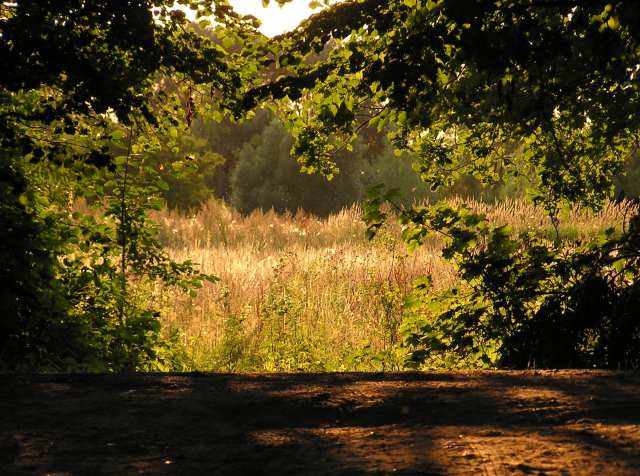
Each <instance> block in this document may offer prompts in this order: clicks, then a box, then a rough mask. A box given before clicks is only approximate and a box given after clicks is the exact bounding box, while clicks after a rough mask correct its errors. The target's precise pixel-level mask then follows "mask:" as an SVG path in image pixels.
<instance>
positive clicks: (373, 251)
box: [155, 197, 634, 372]
mask: <svg viewBox="0 0 640 476" xmlns="http://www.w3.org/2000/svg"><path fill="white" fill-rule="evenodd" d="M448 203H451V204H452V205H454V206H456V205H458V206H460V205H462V204H465V205H467V206H469V207H470V208H471V209H473V210H476V211H478V212H479V213H483V214H485V215H487V217H488V219H489V221H490V222H491V223H499V224H506V225H508V226H510V227H511V228H512V229H513V231H514V232H515V233H518V232H523V231H531V230H533V231H535V232H536V233H539V234H541V235H543V236H552V235H553V234H554V230H553V227H552V225H551V222H550V220H549V219H548V217H546V216H545V214H544V211H543V210H542V209H541V208H539V207H535V206H533V205H531V204H530V203H528V202H526V201H524V200H503V201H501V202H499V203H494V204H490V203H483V202H478V201H474V200H469V199H468V200H463V199H462V198H459V197H458V198H455V197H454V198H451V199H449V201H448ZM633 208H634V207H633V206H632V205H630V204H625V203H621V204H617V205H616V204H614V203H611V204H609V205H608V206H606V207H605V208H604V209H603V211H602V212H600V213H598V214H593V213H589V212H586V211H583V212H580V211H573V212H567V213H566V214H565V216H563V218H562V220H561V221H560V226H559V230H560V234H561V236H563V237H567V238H569V237H570V238H571V239H584V240H589V239H591V238H593V237H595V236H597V235H598V234H601V233H603V232H604V231H605V230H606V229H608V228H616V227H620V226H622V224H623V223H624V222H625V219H626V218H625V216H628V215H629V214H631V213H633ZM361 216H362V209H361V208H360V207H351V208H348V209H343V210H341V211H340V212H337V213H335V214H331V215H329V216H328V217H326V218H318V217H314V216H310V215H308V214H305V213H304V211H299V212H298V213H297V214H278V213H275V212H273V211H270V212H261V211H259V210H258V211H255V212H253V213H252V214H251V215H249V216H242V215H241V214H239V213H238V212H236V211H235V210H233V209H232V208H230V207H228V206H226V205H225V204H223V203H221V202H216V201H210V202H208V203H206V204H205V205H204V206H203V207H202V209H200V211H198V212H197V213H195V214H193V215H185V214H183V213H179V212H173V213H171V212H168V211H164V212H162V213H161V214H159V215H158V216H157V217H156V220H157V222H158V223H159V225H160V236H161V239H162V241H163V243H164V245H165V246H166V248H167V249H168V250H169V252H170V254H171V255H172V256H173V257H174V259H176V260H178V261H180V260H183V259H186V258H191V259H193V260H194V261H195V262H196V263H198V264H200V265H201V269H202V270H203V271H204V272H206V273H211V274H215V275H216V276H219V277H220V278H221V279H220V281H219V282H217V283H206V284H205V286H204V288H203V289H201V290H200V291H199V292H198V295H197V296H196V297H194V298H191V297H189V296H184V295H182V294H181V293H179V292H173V293H172V292H168V293H167V292H166V291H165V292H160V291H159V292H157V293H156V294H155V295H157V296H159V297H161V300H159V302H158V303H157V305H158V307H159V308H161V309H163V310H164V311H163V312H162V315H163V321H162V322H163V327H164V328H166V329H173V330H175V331H177V332H178V334H179V335H180V340H179V341H180V348H181V349H182V351H183V353H182V354H181V355H182V356H183V358H182V360H181V362H180V365H183V366H184V367H183V370H185V371H221V372H232V371H233V372H264V371H271V372H273V371H276V372H278V371H279V372H300V371H316V372H318V371H338V372H345V371H347V372H348V371H390V370H391V371H393V370H401V369H402V368H403V359H404V357H405V354H406V352H407V350H406V349H404V348H402V346H401V344H402V337H403V336H402V334H401V332H400V326H401V323H402V320H403V303H404V301H405V299H406V298H407V297H408V296H409V295H410V294H411V292H412V290H413V283H414V281H415V280H416V279H418V278H419V277H421V276H424V275H429V276H431V278H432V280H433V286H434V288H435V289H436V290H445V289H447V288H451V287H452V286H453V285H455V284H458V283H459V281H460V277H459V276H458V275H457V273H456V269H455V267H454V266H453V265H452V264H451V263H450V262H449V261H447V260H446V259H444V258H443V257H442V248H443V240H442V239H439V238H438V237H434V238H433V239H432V240H431V241H430V242H429V243H426V244H425V245H424V246H422V247H420V248H419V249H417V250H415V251H413V252H410V251H408V249H407V247H406V245H405V244H404V243H403V241H402V238H401V225H400V224H399V223H398V221H397V220H390V221H389V222H388V224H387V227H386V228H385V229H384V230H383V232H380V233H379V234H378V236H377V237H376V238H375V239H374V240H373V241H369V240H367V239H366V237H365V230H366V226H365V224H364V223H363V222H362V219H361Z"/></svg>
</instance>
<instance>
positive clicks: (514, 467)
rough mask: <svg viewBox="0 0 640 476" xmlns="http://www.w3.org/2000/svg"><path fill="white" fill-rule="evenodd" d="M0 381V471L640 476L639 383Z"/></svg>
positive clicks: (588, 376) (513, 378) (341, 377)
mask: <svg viewBox="0 0 640 476" xmlns="http://www.w3.org/2000/svg"><path fill="white" fill-rule="evenodd" d="M0 383H1V385H0V474H2V475H12V474H25V475H26V474H29V475H30V474H56V475H64V474H73V475H75V474H78V475H84V474H86V475H98V474H117V475H126V474H180V475H181V474H211V475H244V474H246V475H272V474H273V475H305V474H311V475H364V474H401V475H431V474H433V475H441V474H443V475H444V474H446V475H469V476H471V475H512V474H516V475H518V474H520V475H594V476H595V475H598V476H606V475H616V476H618V475H640V375H639V374H624V373H607V372H586V371H561V372H467V373H444V372H443V373H428V374H322V375H308V374H307V375H244V376H241V375H210V374H187V375H129V376H95V375H68V376H65V375H60V376H31V377H14V376H0Z"/></svg>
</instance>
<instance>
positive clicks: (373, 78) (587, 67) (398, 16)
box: [237, 0, 640, 367]
mask: <svg viewBox="0 0 640 476" xmlns="http://www.w3.org/2000/svg"><path fill="white" fill-rule="evenodd" d="M278 40H279V41H278V44H277V46H271V47H270V50H271V51H272V52H273V53H272V55H271V62H272V63H275V64H279V65H281V66H282V65H285V66H286V69H287V72H286V74H284V75H283V76H282V77H280V78H278V79H276V80H275V81H264V80H263V79H262V78H261V77H260V76H257V77H256V79H255V80H254V81H253V83H252V84H250V85H249V88H248V89H247V90H246V91H245V94H244V95H243V98H242V101H241V102H240V103H239V104H238V106H237V110H238V112H240V111H242V110H246V109H250V108H253V107H255V106H256V105H258V104H262V103H263V102H264V101H270V102H273V103H274V104H277V107H278V108H280V110H281V111H283V112H284V116H285V117H286V121H287V124H288V126H289V127H290V129H291V131H292V135H293V137H294V145H293V150H294V152H295V153H296V154H297V155H299V156H300V157H301V158H302V159H301V160H302V161H303V163H304V165H305V166H306V167H307V168H308V169H310V170H317V171H320V172H321V173H325V174H329V175H330V174H331V173H332V172H333V163H332V157H334V155H335V153H336V151H337V150H339V149H341V148H343V147H346V146H348V144H349V143H350V142H351V141H353V140H354V138H355V137H356V135H357V132H358V130H360V129H361V128H362V127H365V126H366V125H369V126H375V127H378V128H380V129H381V130H382V129H384V128H385V127H387V125H388V124H392V125H393V127H392V128H391V130H392V132H391V134H390V139H391V140H392V142H393V143H394V145H395V146H396V147H397V148H398V149H399V150H404V151H409V152H412V153H414V154H415V155H416V156H417V158H418V165H417V169H418V172H419V174H420V176H421V177H422V179H423V180H425V181H427V182H428V183H430V184H431V185H432V186H433V188H434V189H438V188H440V187H443V186H445V185H447V184H450V183H452V182H453V181H454V180H456V178H457V177H459V176H460V175H462V174H468V175H473V176H476V177H479V178H480V179H481V180H482V181H483V182H484V183H486V184H491V183H493V182H495V181H496V180H497V179H498V178H499V177H504V176H505V174H506V175H508V174H514V175H515V174H517V173H518V167H522V166H523V165H524V167H525V168H526V169H530V170H532V171H533V173H534V174H535V176H536V178H537V182H538V186H537V193H536V197H535V199H536V201H537V202H538V203H540V204H542V205H544V207H545V208H546V210H547V211H548V213H549V215H550V217H551V220H552V222H553V223H554V225H557V220H558V213H559V210H560V209H561V208H562V207H563V206H564V205H567V204H581V205H585V206H587V207H590V208H592V209H598V208H599V207H601V206H602V204H603V203H604V201H605V200H606V199H607V198H609V197H610V196H611V192H612V189H613V187H612V179H613V177H614V176H615V175H616V174H617V173H618V172H619V171H621V169H622V167H623V164H624V163H625V161H626V160H627V159H628V158H629V157H630V156H632V155H633V154H635V152H636V150H637V148H638V132H639V125H640V122H639V121H640V115H639V114H638V113H637V111H638V106H639V105H640V103H639V101H640V82H639V81H638V74H639V73H640V71H639V69H638V65H639V64H640V43H639V40H640V5H639V4H638V2H633V1H617V2H611V3H606V4H605V3H603V2H597V1H590V0H571V1H540V0H507V1H499V2H498V1H489V0H473V1H462V0H426V1H423V0H403V1H399V0H398V1H393V2H384V1H380V0H362V1H346V2H342V3H339V4H337V5H334V6H332V7H330V8H328V9H326V10H324V11H323V12H321V13H319V14H317V15H314V16H312V17H311V18H310V19H309V20H307V21H306V22H305V23H303V24H302V25H301V26H300V27H299V28H298V29H296V30H295V31H293V32H291V33H288V34H285V35H283V36H281V37H280V38H279V39H278ZM329 41H331V42H332V43H333V44H335V45H336V46H335V47H334V48H333V49H332V50H331V52H330V54H329V55H328V56H327V58H326V59H325V60H322V61H316V62H313V63H310V62H308V61H307V58H309V56H310V55H311V54H312V53H313V52H314V51H316V52H317V51H320V50H322V49H323V48H324V47H325V45H326V44H327V43H328V42H329ZM256 52H264V48H263V46H262V45H260V44H257V46H256V47H255V50H254V52H249V53H248V54H247V57H248V58H251V57H252V56H251V55H252V54H253V55H256V56H257V54H256ZM516 154H518V155H519V156H520V160H519V161H520V162H521V163H520V164H519V165H518V164H515V163H516V160H515V157H516ZM522 159H524V164H522ZM378 191H379V192H381V189H378ZM393 197H394V196H393V194H380V195H378V196H374V197H373V198H372V200H371V202H370V206H369V207H368V210H367V214H366V217H367V219H368V220H369V223H370V231H371V233H374V232H375V230H376V229H377V228H379V227H380V226H381V225H382V222H383V221H384V218H385V216H386V214H385V213H384V212H383V211H381V209H380V205H381V204H382V203H383V202H385V201H386V202H389V201H390V202H393ZM397 208H398V210H397V211H398V213H399V214H400V216H401V219H402V220H403V222H404V224H405V227H406V229H405V238H406V240H407V241H408V242H409V243H410V244H414V245H419V244H420V243H421V242H422V241H423V240H424V238H425V237H426V236H427V235H428V234H430V233H433V232H439V233H442V234H444V235H445V236H446V237H448V239H449V240H450V242H449V246H448V247H447V248H446V250H445V252H446V254H447V256H448V257H450V258H451V259H454V260H455V261H456V262H457V264H458V266H459V267H460V268H461V270H462V276H463V278H465V280H466V283H467V290H470V292H471V300H470V301H468V302H467V301H465V302H462V304H461V305H460V306H461V307H455V308H451V309H457V310H456V311H455V312H454V311H450V310H446V309H445V310H444V312H438V311H434V308H433V307H432V308H431V311H426V310H424V309H423V310H422V311H420V312H419V316H418V317H417V318H416V319H417V320H418V321H419V322H420V323H419V324H416V325H415V326H414V327H413V329H412V330H410V331H408V336H409V338H408V343H409V344H410V345H411V346H413V348H414V350H415V352H414V353H413V354H412V355H413V357H415V358H416V360H415V362H418V363H419V362H424V361H425V360H426V359H427V358H430V356H433V355H435V354H440V355H441V356H442V355H444V354H446V353H449V354H458V355H465V356H468V355H471V354H475V355H480V356H482V358H481V359H476V361H477V362H480V364H484V365H486V364H489V365H493V364H496V365H514V366H526V365H529V364H530V365H539V366H557V365H561V366H562V365H575V366H590V365H603V366H609V367H615V366H637V365H640V344H639V342H640V324H639V323H638V322H637V319H634V318H633V317H632V315H633V312H632V309H633V308H634V306H637V305H638V303H639V300H638V295H639V294H638V287H639V285H638V283H639V278H640V276H639V275H638V268H637V262H638V257H639V256H640V248H638V245H637V244H638V236H637V233H638V227H637V222H636V221H633V220H632V223H631V225H630V226H629V227H627V228H626V229H625V231H624V233H623V234H622V235H621V236H614V235H613V234H610V235H609V236H608V237H606V238H604V242H603V243H604V244H603V243H600V244H590V245H589V246H587V247H586V248H585V247H581V246H580V245H579V244H576V243H573V244H563V243H562V242H561V240H560V237H558V239H557V240H556V242H551V243H547V242H544V243H540V242H538V241H536V240H532V239H530V238H527V237H520V238H513V237H510V236H509V234H508V233H506V232H505V230H504V229H502V228H496V229H488V227H487V225H486V222H485V221H484V220H483V219H482V218H481V217H477V216H471V215H468V214H466V213H461V212H457V211H454V210H450V209H449V210H447V209H435V210H428V209H425V208H416V209H405V208H402V207H397ZM505 233H506V234H505ZM550 270H551V271H550ZM426 287H428V286H426V285H425V284H424V283H423V284H422V285H421V289H422V290H424V289H425V288H426ZM527 293H528V294H527ZM594 293H595V295H597V296H599V297H600V300H599V301H598V302H599V304H598V305H597V306H595V305H590V306H589V305H586V303H587V302H588V299H591V298H592V297H593V296H594ZM423 298H424V296H423ZM452 299H456V298H455V296H454V297H452ZM418 302H424V299H419V300H418ZM451 329H457V330H458V331H459V332H457V331H456V332H457V333H456V332H452V331H451ZM621 336H626V337H625V338H624V339H623V338H622V337H621ZM549 342H555V343H556V344H557V345H556V347H557V349H556V350H555V351H551V350H550V348H549V345H548V343H549ZM487 347H491V348H490V349H489V350H487ZM549 352H551V354H549Z"/></svg>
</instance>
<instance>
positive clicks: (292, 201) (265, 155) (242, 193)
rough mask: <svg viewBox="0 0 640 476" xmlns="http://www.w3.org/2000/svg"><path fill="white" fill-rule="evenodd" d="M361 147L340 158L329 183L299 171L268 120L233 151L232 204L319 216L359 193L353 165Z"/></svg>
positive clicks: (277, 127) (285, 139) (283, 135)
mask: <svg viewBox="0 0 640 476" xmlns="http://www.w3.org/2000/svg"><path fill="white" fill-rule="evenodd" d="M364 149H365V148H364V147H363V146H361V147H359V150H358V152H357V153H354V154H350V156H347V155H343V156H342V157H340V159H339V162H338V164H339V167H340V173H338V174H337V175H336V176H335V178H334V179H333V180H332V181H331V182H329V181H327V180H326V179H325V178H324V177H320V176H317V175H308V174H301V173H300V170H299V168H300V167H299V165H297V164H296V162H295V160H293V159H292V158H291V157H290V150H291V137H290V136H289V134H288V133H287V131H286V129H285V128H284V127H283V126H282V125H281V124H280V123H279V122H278V121H277V120H273V121H272V122H271V123H270V124H269V125H268V126H267V127H266V128H265V129H264V130H263V131H262V133H260V134H259V135H258V136H256V137H255V138H254V139H253V140H252V142H250V143H248V144H246V145H245V146H244V147H243V148H242V149H241V150H240V152H239V154H238V165H237V166H236V169H235V171H234V173H233V176H232V179H231V189H232V190H233V192H232V196H231V203H232V204H233V205H234V206H235V207H236V208H237V209H238V210H240V211H241V212H243V213H248V212H250V211H252V210H254V209H256V208H260V209H262V210H268V209H270V208H273V209H274V210H276V211H278V212H283V211H290V212H295V211H296V210H298V209H303V210H305V211H307V212H310V213H314V214H316V215H319V216H326V215H328V214H329V213H330V212H333V211H336V210H339V209H340V208H343V207H345V206H349V205H351V204H353V203H354V202H356V201H358V199H359V198H360V197H361V196H362V189H363V186H362V183H361V177H360V173H359V172H358V168H361V167H362V166H363V165H364V164H363V162H364V161H363V158H362V154H364Z"/></svg>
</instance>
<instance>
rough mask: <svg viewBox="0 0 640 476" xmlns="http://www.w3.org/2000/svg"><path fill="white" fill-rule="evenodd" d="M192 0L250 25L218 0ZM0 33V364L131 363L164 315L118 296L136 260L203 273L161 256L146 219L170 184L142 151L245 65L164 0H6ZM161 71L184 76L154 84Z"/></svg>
mask: <svg viewBox="0 0 640 476" xmlns="http://www.w3.org/2000/svg"><path fill="white" fill-rule="evenodd" d="M180 3H184V2H180ZM189 4H190V5H191V6H192V8H194V9H195V10H196V11H197V15H198V17H201V16H202V15H212V16H213V17H214V18H215V20H216V21H217V22H218V25H219V28H221V29H223V28H225V26H231V25H234V27H235V28H236V30H237V31H238V34H242V31H243V30H244V29H246V28H245V26H244V23H245V20H243V19H242V18H241V17H239V16H238V15H236V14H235V13H234V12H233V11H232V10H231V9H230V7H229V6H228V5H226V2H218V3H217V4H212V3H211V2H205V1H191V2H189ZM0 38H2V41H1V42H0V61H1V62H2V64H3V65H7V68H5V71H4V72H3V75H2V77H1V78H0V182H1V185H2V193H1V194H0V200H1V202H0V220H1V225H2V230H3V231H2V234H1V236H0V238H2V243H1V245H2V246H0V288H2V290H3V295H2V298H3V310H4V311H7V312H3V323H2V326H1V328H2V331H3V332H2V334H1V336H0V348H1V349H2V352H1V353H0V359H2V361H1V362H0V365H3V364H4V365H8V366H9V367H10V368H20V367H21V366H26V367H30V368H34V367H35V368H43V366H44V367H47V368H54V369H62V368H67V367H68V366H69V365H73V364H74V363H78V362H81V363H84V364H86V363H87V362H90V361H91V360H96V359H102V360H103V362H102V363H101V365H102V367H97V368H102V369H111V370H114V369H121V368H128V369H133V368H137V365H138V364H139V363H140V362H142V361H141V360H138V359H137V357H136V356H142V359H143V360H144V359H147V358H153V355H152V354H153V352H154V349H153V348H152V347H153V345H154V342H155V339H157V338H158V335H159V334H158V330H159V325H158V321H157V316H155V315H154V313H153V312H152V311H151V310H149V309H139V308H136V307H135V304H134V303H131V302H129V301H128V300H127V297H128V296H127V292H128V291H127V282H128V280H129V276H131V273H133V274H134V275H136V274H137V276H138V277H145V276H146V277H150V278H154V279H155V278H159V279H163V280H164V281H165V282H168V283H170V284H176V285H179V286H182V287H185V288H186V289H192V288H193V287H194V286H197V285H198V283H199V281H201V280H202V279H204V278H205V276H203V275H200V274H199V273H197V272H196V271H195V270H194V269H193V267H192V266H191V264H190V263H182V264H180V263H174V262H172V261H171V260H169V259H168V258H167V256H166V254H164V253H163V252H162V250H161V249H160V248H159V245H158V242H157V239H156V237H155V235H154V231H153V228H152V227H151V226H150V224H149V222H148V217H147V215H146V211H147V210H148V209H149V208H153V207H154V206H156V204H157V201H156V200H155V199H154V197H155V196H157V195H158V193H159V191H160V190H159V188H160V187H162V186H164V184H163V182H162V181H161V180H159V178H158V177H157V173H156V172H157V171H154V170H153V164H152V163H150V162H149V161H150V160H151V155H152V152H154V151H155V149H156V148H157V146H158V143H159V141H158V140H157V139H156V137H157V136H158V135H160V136H165V137H167V138H168V140H169V142H170V140H171V139H172V138H174V137H176V136H177V133H176V128H178V127H184V125H185V124H189V123H190V122H191V121H192V120H193V118H194V115H195V107H196V106H197V105H198V98H200V97H201V96H198V97H195V96H196V94H197V93H200V92H201V91H202V90H204V89H205V88H206V90H207V91H208V94H207V96H206V101H205V100H204V99H202V100H201V101H200V102H206V103H207V104H208V105H211V104H213V103H214V102H216V101H218V102H220V103H224V101H226V100H227V99H228V98H230V97H232V94H231V92H232V91H234V90H235V89H236V88H237V87H238V85H239V80H240V77H239V74H238V72H237V71H236V70H235V68H234V67H233V66H232V65H231V63H230V62H228V61H227V59H228V53H227V51H226V50H225V49H224V48H223V47H222V46H220V45H219V44H217V43H216V42H214V41H213V40H212V39H211V38H209V37H207V36H203V35H201V34H198V33H197V32H196V30H195V29H194V28H193V27H191V26H190V24H189V23H188V21H187V20H186V18H185V15H184V13H183V12H181V11H179V10H175V9H173V1H171V2H169V1H162V0H154V1H125V2H111V1H107V0H99V1H92V2H85V1H81V0H63V1H57V0H56V1H53V0H51V1H38V2H32V1H17V2H13V3H7V2H3V3H2V4H0ZM169 76H170V77H172V78H173V79H174V82H177V84H179V86H178V87H173V88H169V87H163V86H164V84H163V82H162V78H165V77H169ZM197 88H199V89H197ZM196 89H197V91H196ZM221 107H222V108H224V105H222V106H221ZM174 146H175V144H171V145H170V147H174ZM39 165H42V167H40V168H38V172H37V173H42V174H45V173H47V167H48V166H51V167H53V168H56V169H57V171H56V172H55V176H56V178H64V179H65V180H67V181H68V183H69V184H70V185H69V187H68V188H67V191H69V192H72V193H77V194H82V193H85V192H90V193H91V192H95V193H96V194H97V195H98V196H97V199H98V201H100V200H106V201H107V202H108V204H107V210H106V218H105V220H106V221H105V222H99V221H96V220H91V217H90V216H89V217H83V216H78V215H77V214H73V215H71V213H70V211H69V210H68V209H67V206H66V205H68V203H65V202H64V200H61V199H60V196H59V195H56V196H55V197H53V196H48V195H47V194H46V193H44V191H43V188H42V187H40V185H42V182H41V181H39V178H40V177H41V176H42V175H37V173H35V172H34V173H33V174H32V173H31V172H33V171H34V167H37V166H39ZM138 180H141V181H138ZM149 180H152V183H150V182H149ZM134 308H135V309H134ZM87 310H92V311H91V313H92V314H91V315H89V314H87V312H86V311H87ZM129 310H131V312H133V313H134V314H135V315H134V314H132V315H131V316H129V315H128V314H127V312H129ZM94 311H95V312H94ZM79 316H80V317H81V319H80V318H78V317H79ZM128 317H131V319H128ZM96 334H97V338H96ZM102 344H104V345H102ZM100 347H102V348H103V350H104V349H106V350H104V352H103V350H101V349H100ZM105 352H106V354H109V355H106V354H105ZM143 354H144V355H143ZM114 358H116V360H113V359H114Z"/></svg>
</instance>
